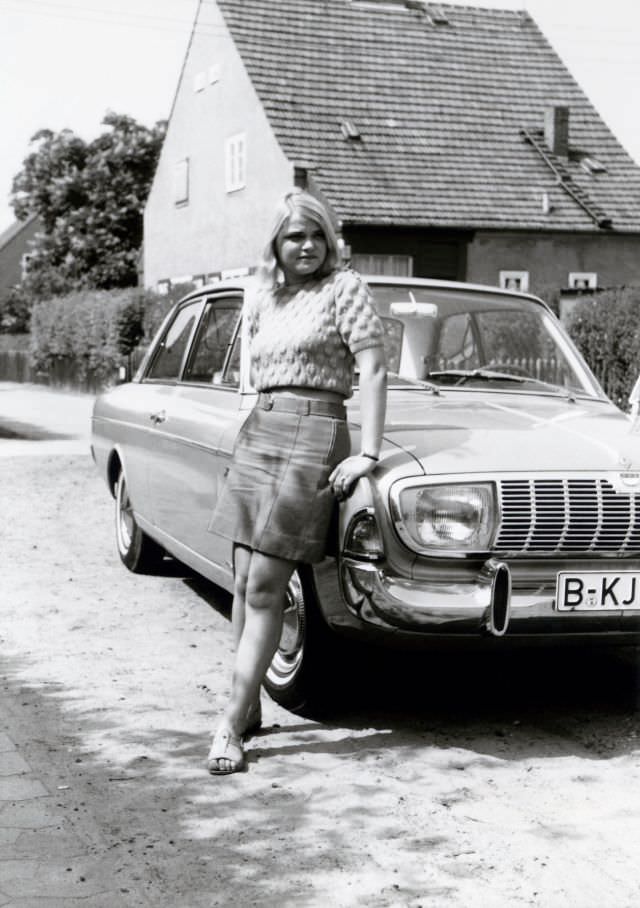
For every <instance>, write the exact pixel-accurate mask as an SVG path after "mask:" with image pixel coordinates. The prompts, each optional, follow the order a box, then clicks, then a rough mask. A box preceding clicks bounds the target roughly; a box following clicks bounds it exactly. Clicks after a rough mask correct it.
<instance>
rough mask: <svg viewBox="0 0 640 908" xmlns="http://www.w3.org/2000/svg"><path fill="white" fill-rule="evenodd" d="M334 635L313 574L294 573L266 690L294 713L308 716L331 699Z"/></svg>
mask: <svg viewBox="0 0 640 908" xmlns="http://www.w3.org/2000/svg"><path fill="white" fill-rule="evenodd" d="M334 651H335V641H334V638H333V635H332V634H331V632H330V631H329V629H328V628H327V626H326V624H325V622H324V621H323V619H322V618H321V616H320V614H319V611H318V606H317V603H316V597H315V593H314V591H313V581H312V578H311V576H310V572H309V571H308V570H307V571H304V570H302V569H301V570H297V571H294V573H293V575H292V577H291V580H290V581H289V586H288V588H287V602H286V605H285V612H284V626H283V629H282V636H281V638H280V644H279V646H278V650H277V652H276V654H275V656H274V657H273V660H272V662H271V665H270V666H269V668H268V670H267V674H266V677H265V680H264V687H265V689H266V691H267V692H268V694H269V695H270V697H271V698H272V699H273V700H275V701H276V703H278V704H279V705H280V706H283V707H285V709H288V710H290V711H291V712H296V713H300V714H305V715H308V714H310V713H312V712H315V711H317V710H318V709H319V708H320V706H321V705H323V704H324V703H325V702H326V700H327V699H328V697H329V694H330V687H329V686H328V680H329V679H328V676H329V672H328V671H327V668H326V666H327V665H332V655H333V653H334Z"/></svg>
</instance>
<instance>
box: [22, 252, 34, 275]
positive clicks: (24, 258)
mask: <svg viewBox="0 0 640 908" xmlns="http://www.w3.org/2000/svg"><path fill="white" fill-rule="evenodd" d="M32 257H33V256H31V255H29V253H28V252H25V254H24V255H23V256H22V258H21V259H20V280H21V281H24V280H25V279H26V277H27V273H28V271H29V262H30V260H31V259H32Z"/></svg>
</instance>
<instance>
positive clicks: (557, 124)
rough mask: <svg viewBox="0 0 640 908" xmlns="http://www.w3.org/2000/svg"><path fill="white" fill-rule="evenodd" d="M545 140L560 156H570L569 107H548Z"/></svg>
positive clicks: (545, 120) (545, 121)
mask: <svg viewBox="0 0 640 908" xmlns="http://www.w3.org/2000/svg"><path fill="white" fill-rule="evenodd" d="M544 141H545V143H546V145H547V147H548V148H549V150H550V151H552V152H553V154H554V155H556V157H558V158H568V157H569V108H568V107H564V106H560V105H557V106H554V107H548V108H547V109H546V110H545V112H544Z"/></svg>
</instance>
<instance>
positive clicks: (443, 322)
mask: <svg viewBox="0 0 640 908" xmlns="http://www.w3.org/2000/svg"><path fill="white" fill-rule="evenodd" d="M371 290H372V293H373V296H374V300H375V303H376V308H377V311H378V314H379V315H380V317H381V318H382V320H383V324H384V325H385V334H386V337H385V348H386V351H387V363H388V375H389V383H390V384H393V383H394V382H395V383H398V384H400V385H402V386H405V385H406V384H407V383H415V384H416V387H421V386H422V383H424V382H428V383H429V384H432V385H433V384H435V385H444V386H447V387H460V388H464V389H465V390H467V389H469V388H478V389H479V390H483V391H484V390H487V389H492V388H500V389H501V390H503V389H505V388H507V389H508V390H509V391H535V392H536V393H542V392H544V393H559V392H560V391H561V392H563V393H566V392H567V391H570V392H578V393H583V394H587V395H590V396H597V397H601V396H602V393H603V392H602V391H601V389H600V388H599V387H598V385H597V383H596V382H595V380H594V378H593V376H591V375H590V373H589V371H588V368H587V367H586V366H585V364H584V362H583V361H582V360H581V358H580V356H579V354H578V353H577V352H576V350H575V348H573V346H572V344H571V340H570V339H569V338H568V337H567V335H566V332H565V330H564V328H563V326H562V324H561V323H560V322H559V321H558V319H556V318H555V317H554V316H553V315H552V313H550V312H549V311H548V309H546V307H544V306H543V305H541V304H540V303H539V302H537V301H536V300H535V299H529V298H527V297H523V296H519V295H513V296H512V295H509V294H504V293H500V292H499V291H497V292H496V293H493V292H492V291H491V290H484V289H482V290H476V289H474V288H462V287H461V288H457V287H444V286H443V287H427V286H420V285H419V284H407V283H405V284H399V285H393V284H372V286H371ZM396 321H399V322H400V323H401V327H400V329H398V327H397V326H396V324H395V322H396ZM398 347H399V348H400V349H399V351H398Z"/></svg>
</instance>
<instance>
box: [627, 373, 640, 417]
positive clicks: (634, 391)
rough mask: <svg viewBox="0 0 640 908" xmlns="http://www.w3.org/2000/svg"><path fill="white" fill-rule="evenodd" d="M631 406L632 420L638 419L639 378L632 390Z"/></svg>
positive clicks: (639, 411)
mask: <svg viewBox="0 0 640 908" xmlns="http://www.w3.org/2000/svg"><path fill="white" fill-rule="evenodd" d="M629 405H630V407H631V418H632V419H637V418H638V414H639V413H640V378H638V380H637V381H636V383H635V385H634V386H633V388H632V390H631V394H630V395H629Z"/></svg>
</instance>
